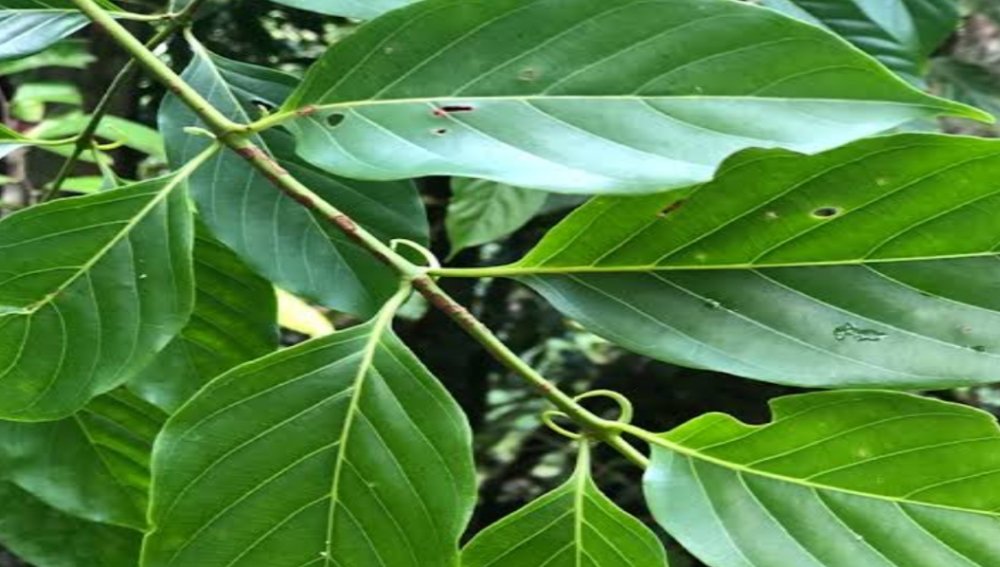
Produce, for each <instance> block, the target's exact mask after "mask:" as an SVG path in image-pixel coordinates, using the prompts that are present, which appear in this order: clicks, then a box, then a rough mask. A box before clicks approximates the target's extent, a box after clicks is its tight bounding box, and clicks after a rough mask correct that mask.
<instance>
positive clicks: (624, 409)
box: [573, 390, 635, 425]
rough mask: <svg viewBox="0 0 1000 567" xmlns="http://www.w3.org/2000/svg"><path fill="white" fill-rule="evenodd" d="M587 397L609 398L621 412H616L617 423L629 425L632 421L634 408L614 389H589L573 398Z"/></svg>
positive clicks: (575, 399) (576, 399) (577, 399)
mask: <svg viewBox="0 0 1000 567" xmlns="http://www.w3.org/2000/svg"><path fill="white" fill-rule="evenodd" d="M587 398H610V399H611V400H613V401H614V402H615V403H616V404H618V409H619V410H620V411H621V413H620V414H618V419H615V420H614V421H615V422H617V423H621V424H623V425H629V424H631V423H632V418H633V417H635V408H634V407H632V402H631V401H630V400H629V399H628V398H626V397H625V396H623V395H621V394H619V393H618V392H615V391H614V390H591V391H590V392H584V393H582V394H580V395H579V396H576V397H574V398H573V400H574V401H577V402H578V401H580V400H585V399H587Z"/></svg>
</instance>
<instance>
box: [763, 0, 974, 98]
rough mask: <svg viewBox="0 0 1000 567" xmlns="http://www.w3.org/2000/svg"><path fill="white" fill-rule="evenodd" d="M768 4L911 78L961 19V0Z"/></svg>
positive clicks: (785, 0)
mask: <svg viewBox="0 0 1000 567" xmlns="http://www.w3.org/2000/svg"><path fill="white" fill-rule="evenodd" d="M761 3H762V4H763V5H764V6H768V7H770V8H774V9H776V10H780V11H782V12H784V13H786V14H789V15H791V16H794V17H798V18H801V19H804V20H806V21H809V22H811V23H815V24H818V25H820V26H824V27H826V28H828V29H830V30H832V31H833V32H836V33H837V34H840V35H841V36H843V37H844V38H845V39H847V40H848V41H850V42H851V43H853V44H854V45H856V46H858V47H859V48H861V49H862V50H864V51H865V52H867V53H869V54H870V55H872V56H873V57H875V58H876V59H878V60H879V61H881V62H882V64H883V65H885V66H886V67H888V68H890V69H892V70H893V71H895V72H896V73H898V74H900V75H901V76H903V77H904V78H906V79H907V80H909V81H911V82H920V78H921V77H922V76H923V75H924V73H925V71H926V67H927V61H928V59H929V58H930V56H931V54H932V53H934V50H936V49H937V48H938V47H939V46H940V45H941V44H942V43H943V42H944V41H945V40H946V39H948V36H950V35H951V34H953V33H955V32H956V31H957V30H958V25H959V22H960V21H961V18H960V14H959V11H958V2H955V0H897V1H895V2H886V1H885V0H763V1H762V2H761Z"/></svg>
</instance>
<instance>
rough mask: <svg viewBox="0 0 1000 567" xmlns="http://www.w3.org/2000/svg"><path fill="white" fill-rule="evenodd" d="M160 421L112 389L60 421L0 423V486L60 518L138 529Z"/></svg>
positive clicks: (134, 400) (159, 414)
mask: <svg viewBox="0 0 1000 567" xmlns="http://www.w3.org/2000/svg"><path fill="white" fill-rule="evenodd" d="M165 419H166V415H164V414H163V413H162V412H160V411H159V410H158V409H156V408H155V407H153V406H151V405H149V404H146V403H145V402H143V401H142V400H140V399H138V398H136V397H135V396H132V395H130V394H129V393H128V392H126V391H124V390H116V391H114V392H110V393H108V394H105V395H103V396H100V397H98V398H95V399H94V400H93V401H91V402H90V404H88V405H87V406H86V407H85V408H84V409H83V410H81V411H80V412H78V413H76V414H74V415H73V416H72V417H68V418H66V419H63V420H60V421H49V422H43V423H16V422H10V421H0V480H4V481H8V482H12V483H14V484H16V485H18V486H19V487H21V488H22V489H24V490H27V491H28V492H31V493H32V494H34V496H35V497H36V498H38V499H39V500H42V501H43V502H45V503H46V504H47V505H48V506H50V507H52V508H56V509H58V510H61V511H63V512H65V513H68V514H72V515H74V516H77V517H80V518H85V519H88V520H91V521H95V522H103V523H108V524H116V525H119V526H125V527H131V528H134V529H137V530H142V529H144V528H145V526H146V504H147V491H148V489H149V455H150V451H151V449H152V446H153V439H154V438H155V437H156V434H157V433H158V432H159V430H160V427H161V426H162V424H163V421H164V420H165ZM0 515H2V513H0Z"/></svg>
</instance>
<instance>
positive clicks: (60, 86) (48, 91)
mask: <svg viewBox="0 0 1000 567" xmlns="http://www.w3.org/2000/svg"><path fill="white" fill-rule="evenodd" d="M50 103H54V104H66V105H71V106H80V105H81V104H83V95H81V94H80V89H79V88H77V86H76V85H74V84H72V83H61V82H46V83H25V84H23V85H21V86H19V87H18V88H17V91H16V92H15V94H14V99H13V100H12V101H11V104H10V113H11V115H12V116H14V117H15V118H17V119H19V120H23V121H25V122H39V121H41V120H42V119H43V118H45V107H46V105H47V104H50Z"/></svg>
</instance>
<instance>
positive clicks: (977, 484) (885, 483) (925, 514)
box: [645, 391, 1000, 567]
mask: <svg viewBox="0 0 1000 567" xmlns="http://www.w3.org/2000/svg"><path fill="white" fill-rule="evenodd" d="M772 406H773V407H772V410H773V413H774V419H773V422H772V423H770V424H767V425H764V426H759V427H754V426H749V425H745V424H743V423H740V422H738V421H736V420H735V419H733V418H732V417H729V416H727V415H723V414H710V415H706V416H703V417H701V418H698V419H695V420H694V421H692V422H689V423H688V424H686V425H684V426H681V427H680V428H678V429H676V430H674V431H672V432H670V433H667V434H664V435H663V436H661V437H659V438H653V439H651V442H652V443H653V465H652V467H651V468H650V469H649V470H648V471H647V473H646V477H645V490H646V497H647V499H648V501H649V504H650V508H651V509H652V511H653V514H654V515H655V516H656V518H657V520H658V521H659V522H660V523H661V524H662V525H663V526H664V527H665V528H666V529H667V530H668V531H669V532H670V534H671V535H673V536H674V537H675V538H677V539H678V540H679V541H680V542H681V543H682V544H683V545H684V546H685V547H686V548H687V549H688V550H689V551H691V552H693V553H694V554H695V555H697V556H698V557H699V558H700V559H701V560H702V561H703V562H705V563H706V564H708V565H711V566H712V567H788V566H790V565H794V566H796V567H914V566H919V567H956V566H959V565H961V566H963V567H995V566H997V565H1000V545H998V542H1000V515H998V514H997V509H998V508H1000V485H998V483H1000V474H998V472H997V471H998V470H1000V430H998V428H997V424H996V421H995V420H994V418H993V417H991V416H990V415H989V414H986V413H983V412H980V411H978V410H974V409H971V408H968V407H966V406H960V405H956V404H948V403H944V402H941V401H938V400H932V399H924V398H918V397H915V396H909V395H907V394H898V393H889V392H850V391H845V392H836V393H822V394H807V395H803V396H792V397H788V398H781V399H779V400H776V401H774V402H773V403H772Z"/></svg>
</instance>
